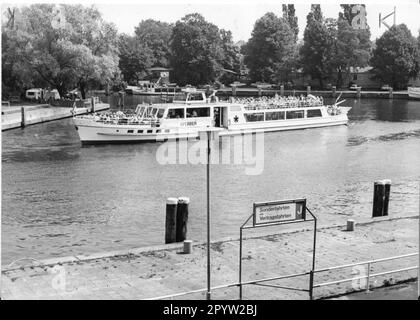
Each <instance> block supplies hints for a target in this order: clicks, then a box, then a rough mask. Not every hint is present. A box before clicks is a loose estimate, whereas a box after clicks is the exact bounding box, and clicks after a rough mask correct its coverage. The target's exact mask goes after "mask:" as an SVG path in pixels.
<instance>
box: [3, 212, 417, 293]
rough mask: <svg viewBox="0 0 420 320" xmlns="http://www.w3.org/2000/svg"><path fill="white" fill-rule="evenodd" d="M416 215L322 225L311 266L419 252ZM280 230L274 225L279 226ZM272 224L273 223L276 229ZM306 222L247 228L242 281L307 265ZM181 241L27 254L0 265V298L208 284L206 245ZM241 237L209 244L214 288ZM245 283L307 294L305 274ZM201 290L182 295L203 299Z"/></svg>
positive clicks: (228, 277)
mask: <svg viewBox="0 0 420 320" xmlns="http://www.w3.org/2000/svg"><path fill="white" fill-rule="evenodd" d="M417 219H418V218H417V217H404V218H395V219H384V218H380V219H379V220H375V221H370V222H367V223H363V224H358V225H356V229H355V231H353V232H347V231H345V227H344V226H334V227H324V228H319V229H318V232H317V255H316V269H317V270H319V269H321V268H329V267H332V266H337V265H345V264H350V263H355V262H361V261H366V260H372V259H380V258H386V257H390V256H395V255H403V254H410V253H414V252H417V251H418V245H417V237H418V230H417V225H418V221H417ZM277 230H278V229H277ZM274 231H276V230H273V232H274ZM312 236H313V231H312V230H311V226H310V225H309V226H308V225H305V228H302V229H300V230H294V231H287V232H284V233H275V234H265V235H258V234H257V235H250V236H248V237H246V238H245V240H244V243H243V250H244V251H243V268H244V269H243V272H244V273H243V281H249V280H256V279H264V278H268V277H275V276H281V275H290V274H296V273H300V272H307V271H309V270H310V265H311V258H312V250H311V246H312ZM181 247H182V244H180V243H178V244H170V245H162V246H155V247H147V248H135V249H131V250H122V251H114V252H104V253H98V254H92V255H86V256H83V255H79V256H69V257H63V258H54V259H46V260H40V261H33V262H31V261H26V262H27V263H28V264H27V265H21V263H22V261H21V263H17V264H12V265H9V266H8V267H6V266H3V270H2V299H148V298H153V297H159V296H164V295H171V294H176V293H180V292H185V291H190V290H198V289H203V288H205V287H206V261H207V260H206V245H205V243H196V244H195V245H194V247H193V252H192V253H191V254H182V248H181ZM238 253H239V241H238V239H224V240H222V241H218V242H213V243H212V245H211V257H212V263H211V265H212V287H214V286H221V285H226V284H232V283H237V281H238V259H239V256H238ZM417 260H418V259H417V256H412V257H408V258H404V259H401V260H390V261H387V262H382V263H377V264H375V265H373V266H372V270H371V272H374V273H379V272H383V271H387V270H392V269H399V268H404V267H410V266H413V265H416V263H417ZM360 268H361V267H360V266H359V267H350V268H345V269H339V270H332V271H327V272H323V273H319V274H318V273H316V274H315V284H319V283H323V282H329V281H334V280H338V279H343V278H346V277H352V276H354V277H356V276H357V275H361V272H363V270H361V269H360ZM416 276H417V270H410V271H404V272H400V273H395V274H388V275H383V276H378V277H375V278H374V279H371V283H370V285H371V288H375V287H380V286H383V285H389V284H392V283H398V282H399V281H404V280H407V279H413V278H414V277H416ZM264 284H265V285H266V286H261V285H258V286H257V285H247V286H244V296H243V297H244V299H308V292H306V291H297V290H290V289H288V290H286V289H282V288H279V287H275V288H274V287H273V285H277V286H282V287H284V286H285V287H294V288H297V289H300V290H306V289H307V288H308V284H309V282H308V276H300V277H295V278H291V279H283V280H277V281H271V282H266V283H264ZM356 289H360V281H357V280H355V281H352V282H346V283H340V284H334V285H332V286H326V287H320V288H316V289H315V292H314V297H315V299H319V298H323V297H328V296H332V295H337V294H343V293H346V292H352V291H354V290H356ZM204 294H205V293H204V292H198V293H194V294H189V295H186V296H181V297H179V298H180V299H203V298H204ZM237 298H238V288H237V287H236V286H234V287H231V288H223V289H217V290H214V291H213V292H212V299H237Z"/></svg>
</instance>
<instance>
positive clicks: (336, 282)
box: [145, 252, 418, 300]
mask: <svg viewBox="0 0 420 320" xmlns="http://www.w3.org/2000/svg"><path fill="white" fill-rule="evenodd" d="M416 255H418V253H417V252H416V253H410V254H404V255H399V256H394V257H388V258H382V259H374V260H369V261H362V262H356V263H351V264H345V265H340V266H333V267H329V268H322V269H318V270H314V271H313V272H311V271H308V272H302V273H295V274H290V275H285V276H276V277H271V278H263V279H258V280H250V281H245V282H236V283H230V284H225V285H220V286H215V287H212V288H211V290H212V291H213V290H217V289H227V288H232V287H240V286H241V285H242V286H243V285H250V284H259V283H261V282H268V281H274V280H281V279H290V278H295V277H299V276H307V275H310V274H311V273H313V274H317V273H321V272H327V271H333V270H339V269H344V268H350V267H355V266H360V265H367V275H363V276H357V277H351V278H345V279H340V280H335V281H329V282H323V283H318V284H313V285H312V289H315V288H320V287H324V286H330V285H333V284H339V283H344V282H351V281H355V280H359V279H367V283H366V291H368V290H369V288H370V279H371V278H373V277H378V276H383V275H387V274H391V273H398V272H404V271H410V270H415V269H418V266H417V265H416V266H411V267H407V268H400V269H394V270H389V271H385V272H379V273H374V274H372V273H371V266H372V265H373V264H375V263H380V262H384V261H391V260H396V259H403V258H408V257H413V256H416ZM278 288H283V289H293V290H300V289H296V288H288V287H278ZM206 291H207V288H203V289H197V290H190V291H185V292H180V293H175V294H168V295H163V296H158V297H153V298H148V299H145V300H163V299H173V298H177V297H181V296H185V295H188V294H195V293H204V292H206ZM301 291H309V290H306V289H301Z"/></svg>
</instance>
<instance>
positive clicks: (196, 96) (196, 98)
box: [188, 92, 203, 101]
mask: <svg viewBox="0 0 420 320" xmlns="http://www.w3.org/2000/svg"><path fill="white" fill-rule="evenodd" d="M188 101H203V95H202V94H201V92H198V93H190V95H189V97H188Z"/></svg>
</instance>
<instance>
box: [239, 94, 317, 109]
mask: <svg viewBox="0 0 420 320" xmlns="http://www.w3.org/2000/svg"><path fill="white" fill-rule="evenodd" d="M231 101H232V102H234V103H241V104H244V105H245V109H247V110H261V109H278V108H307V107H319V106H322V105H323V104H324V99H323V98H322V97H315V96H312V95H310V96H307V97H305V96H303V95H301V96H288V97H282V96H279V95H277V94H276V95H275V96H274V97H259V98H254V97H249V98H232V99H231Z"/></svg>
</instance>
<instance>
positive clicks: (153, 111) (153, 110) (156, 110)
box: [152, 108, 158, 117]
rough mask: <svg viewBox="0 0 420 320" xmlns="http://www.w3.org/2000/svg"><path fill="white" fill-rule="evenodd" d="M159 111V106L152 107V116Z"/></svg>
mask: <svg viewBox="0 0 420 320" xmlns="http://www.w3.org/2000/svg"><path fill="white" fill-rule="evenodd" d="M157 112H158V108H153V109H152V117H155V116H156V113H157Z"/></svg>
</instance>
